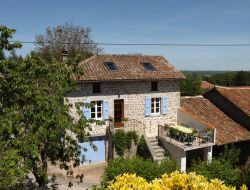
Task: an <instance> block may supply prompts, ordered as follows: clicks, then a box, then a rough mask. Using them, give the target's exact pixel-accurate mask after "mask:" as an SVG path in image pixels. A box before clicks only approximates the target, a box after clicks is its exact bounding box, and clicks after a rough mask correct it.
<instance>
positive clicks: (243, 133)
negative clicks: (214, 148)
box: [180, 96, 250, 145]
mask: <svg viewBox="0 0 250 190" xmlns="http://www.w3.org/2000/svg"><path fill="white" fill-rule="evenodd" d="M180 104H181V109H182V110H184V111H185V112H187V113H189V114H190V115H191V116H193V117H194V118H196V119H197V118H198V119H199V120H201V121H203V122H204V123H206V124H208V125H209V127H212V128H216V130H217V134H216V144H217V145H223V144H227V143H233V142H238V141H246V140H250V132H249V131H248V130H247V129H245V128H244V127H242V126H241V125H239V124H238V123H236V122H235V121H233V120H232V119H231V118H230V117H228V116H227V115H226V114H225V113H224V112H222V111H221V110H220V109H219V108H217V107H216V106H215V105H214V104H213V103H212V102H210V101H209V100H208V99H205V98H204V97H202V96H197V97H182V98H181V102H180Z"/></svg>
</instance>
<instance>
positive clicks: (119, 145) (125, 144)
mask: <svg viewBox="0 0 250 190" xmlns="http://www.w3.org/2000/svg"><path fill="white" fill-rule="evenodd" d="M132 140H134V143H135V144H137V141H138V135H137V134H136V132H135V131H129V132H127V133H126V132H125V131H123V130H121V129H119V130H117V131H116V132H115V134H114V135H113V137H112V142H113V144H114V146H115V151H116V153H117V154H118V156H123V155H124V153H125V151H126V150H129V149H130V148H131V146H132Z"/></svg>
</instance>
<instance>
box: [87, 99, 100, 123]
mask: <svg viewBox="0 0 250 190" xmlns="http://www.w3.org/2000/svg"><path fill="white" fill-rule="evenodd" d="M97 102H101V105H100V106H98V105H97ZM91 104H93V107H91V108H90V118H91V119H95V120H101V119H102V117H103V113H102V110H103V101H91ZM99 107H100V108H101V111H99V112H98V111H97V110H98V108H99ZM93 110H94V111H93ZM92 113H94V114H95V117H92ZM98 113H101V117H98Z"/></svg>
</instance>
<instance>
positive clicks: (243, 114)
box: [204, 86, 250, 131]
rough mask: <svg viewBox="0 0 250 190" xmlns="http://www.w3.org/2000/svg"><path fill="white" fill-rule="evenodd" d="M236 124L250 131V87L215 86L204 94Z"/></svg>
mask: <svg viewBox="0 0 250 190" xmlns="http://www.w3.org/2000/svg"><path fill="white" fill-rule="evenodd" d="M204 97H205V98H207V99H209V100H210V101H211V102H212V103H213V104H214V105H216V106H217V107H218V108H219V109H221V110H222V111H223V112H225V113H226V114H227V115H228V116H229V117H231V118H232V119H233V120H234V121H235V122H237V123H239V124H240V125H242V126H244V127H245V128H246V129H248V130H249V131H250V87H249V86H246V87H222V86H215V87H214V88H213V89H212V90H210V91H208V92H207V93H205V94H204Z"/></svg>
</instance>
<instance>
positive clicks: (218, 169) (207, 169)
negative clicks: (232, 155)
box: [191, 160, 243, 187]
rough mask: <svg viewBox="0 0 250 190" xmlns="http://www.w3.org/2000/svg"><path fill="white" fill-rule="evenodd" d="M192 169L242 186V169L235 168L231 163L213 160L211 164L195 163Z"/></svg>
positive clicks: (233, 184)
mask: <svg viewBox="0 0 250 190" xmlns="http://www.w3.org/2000/svg"><path fill="white" fill-rule="evenodd" d="M191 170H192V171H195V172H196V173H197V174H200V175H203V176H205V177H207V178H208V179H214V178H218V179H220V180H222V181H224V183H225V184H226V185H232V186H238V187H239V186H240V185H241V184H242V183H243V182H242V178H241V170H240V169H239V168H234V167H233V166H232V165H231V164H230V163H227V162H221V161H219V160H213V161H212V162H211V163H210V164H209V163H207V162H196V163H193V166H192V169H191Z"/></svg>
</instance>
